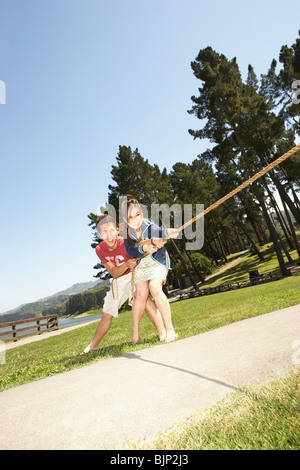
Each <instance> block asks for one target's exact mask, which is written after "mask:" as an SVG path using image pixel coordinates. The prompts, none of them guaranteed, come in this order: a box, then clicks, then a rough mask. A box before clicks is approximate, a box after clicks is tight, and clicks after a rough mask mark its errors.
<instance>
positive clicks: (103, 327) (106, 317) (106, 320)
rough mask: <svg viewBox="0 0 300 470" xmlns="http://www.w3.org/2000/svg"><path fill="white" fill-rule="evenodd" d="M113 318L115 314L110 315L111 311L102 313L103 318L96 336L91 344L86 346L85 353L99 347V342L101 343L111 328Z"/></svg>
mask: <svg viewBox="0 0 300 470" xmlns="http://www.w3.org/2000/svg"><path fill="white" fill-rule="evenodd" d="M112 319H113V316H112V315H110V314H109V313H103V314H102V317H101V320H100V321H99V323H98V326H97V329H96V332H95V334H94V337H93V339H92V341H91V343H90V344H89V346H88V347H87V348H85V350H84V351H83V352H84V353H85V352H89V351H93V350H95V349H97V347H98V344H99V343H100V341H101V339H102V338H103V336H104V335H105V334H106V333H107V332H108V330H109V329H110V327H111V322H112Z"/></svg>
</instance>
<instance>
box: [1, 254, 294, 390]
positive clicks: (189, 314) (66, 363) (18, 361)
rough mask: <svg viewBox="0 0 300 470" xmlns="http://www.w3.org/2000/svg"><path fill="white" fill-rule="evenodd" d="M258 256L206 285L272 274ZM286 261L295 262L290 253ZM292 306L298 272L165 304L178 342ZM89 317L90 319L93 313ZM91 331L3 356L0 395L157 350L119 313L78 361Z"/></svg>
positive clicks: (148, 328) (149, 335) (145, 324)
mask: <svg viewBox="0 0 300 470" xmlns="http://www.w3.org/2000/svg"><path fill="white" fill-rule="evenodd" d="M263 250H264V255H265V262H264V264H263V265H261V261H260V260H259V259H258V258H257V256H253V255H252V256H251V255H247V256H245V257H243V258H242V260H240V261H239V263H238V264H237V265H235V266H233V267H232V268H230V269H228V270H227V271H226V272H225V273H222V274H219V275H218V274H217V275H216V276H215V277H214V278H212V279H211V280H210V281H208V284H209V283H210V285H212V284H213V285H217V284H224V283H227V282H230V281H232V280H244V279H248V278H249V275H248V271H249V270H251V269H256V268H258V269H259V271H260V273H263V272H269V271H272V270H273V271H274V270H278V265H277V261H276V258H275V256H274V254H273V251H272V249H271V247H269V246H268V245H266V246H265V247H264V248H263ZM292 256H293V257H294V258H295V259H296V253H295V252H293V253H292ZM237 257H238V254H236V255H233V256H232V257H231V259H230V260H229V261H232V260H233V259H234V258H237ZM298 303H300V271H297V272H295V274H294V275H293V276H291V277H287V278H284V279H281V280H279V281H275V282H271V283H267V284H262V285H258V286H252V287H247V288H243V289H238V290H234V291H228V292H222V293H219V294H213V295H208V296H203V297H195V298H192V299H187V300H182V301H178V302H174V303H171V310H172V320H173V324H174V326H175V329H176V332H177V333H178V335H179V339H180V338H184V337H188V336H193V335H197V334H201V333H203V332H205V331H209V330H212V329H215V328H218V327H220V326H223V325H226V324H229V323H233V322H236V321H239V320H243V319H245V318H249V317H254V316H257V315H262V314H264V313H268V312H271V311H274V310H278V309H281V308H284V307H288V306H290V305H296V304H298ZM91 313H94V314H95V313H97V311H92V312H91ZM96 326H97V322H95V323H92V324H90V325H87V326H82V327H80V328H77V329H75V330H72V331H69V332H65V333H62V334H60V335H58V336H53V337H50V338H45V339H43V340H42V341H37V342H33V343H30V344H26V345H18V346H17V347H16V348H12V349H9V350H7V351H6V355H5V358H6V361H5V364H0V391H2V390H5V389H8V388H11V387H15V386H17V385H21V384H24V383H27V382H31V381H33V380H39V379H42V378H44V377H47V376H51V375H54V374H58V373H62V372H65V371H68V370H71V369H75V368H79V367H83V366H85V365H87V364H91V363H93V362H97V361H100V360H105V359H108V358H110V357H115V356H118V355H120V354H123V353H127V352H130V351H135V350H138V349H142V348H147V347H151V346H154V345H159V344H160V343H159V341H158V338H157V334H156V330H155V328H154V326H153V325H152V323H150V321H149V320H148V318H147V316H146V315H145V314H144V316H143V318H142V320H141V324H140V337H141V341H140V342H139V343H138V344H137V345H133V344H132V343H131V327H132V320H131V310H130V311H124V312H121V314H120V315H119V318H118V319H114V320H113V323H112V327H111V329H110V331H109V333H108V334H107V335H106V336H105V337H104V338H103V340H102V341H101V343H100V348H99V349H98V350H97V351H94V352H92V353H90V354H88V355H85V356H81V355H80V353H81V352H82V351H83V349H84V348H85V347H86V346H87V345H88V344H89V343H90V341H91V338H92V336H93V335H94V332H95V329H96ZM44 335H45V336H46V335H47V333H44Z"/></svg>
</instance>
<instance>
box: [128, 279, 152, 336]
mask: <svg viewBox="0 0 300 470" xmlns="http://www.w3.org/2000/svg"><path fill="white" fill-rule="evenodd" d="M148 295H149V282H148V281H143V282H139V283H137V284H136V285H135V296H134V301H133V305H132V323H133V324H132V342H133V343H137V342H138V340H139V323H140V320H141V318H142V315H143V313H144V310H145V308H146V302H147V298H148Z"/></svg>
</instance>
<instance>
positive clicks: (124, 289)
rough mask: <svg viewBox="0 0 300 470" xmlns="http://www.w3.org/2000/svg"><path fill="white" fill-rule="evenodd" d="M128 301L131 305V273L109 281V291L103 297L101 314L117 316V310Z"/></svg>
mask: <svg viewBox="0 0 300 470" xmlns="http://www.w3.org/2000/svg"><path fill="white" fill-rule="evenodd" d="M126 300H128V301H129V302H128V303H129V305H132V293H131V273H128V274H125V275H124V276H120V277H117V278H116V279H111V280H110V290H109V291H108V292H107V294H106V296H105V297H104V304H103V313H108V314H109V315H112V316H113V317H118V316H119V309H120V308H121V307H122V305H123V304H124V303H125V302H126Z"/></svg>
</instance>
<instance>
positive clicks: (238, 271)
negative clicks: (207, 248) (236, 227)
mask: <svg viewBox="0 0 300 470" xmlns="http://www.w3.org/2000/svg"><path fill="white" fill-rule="evenodd" d="M260 252H261V253H262V254H263V256H264V260H263V261H261V260H260V259H259V258H258V256H257V255H254V254H251V253H248V254H246V255H245V256H243V258H242V260H241V261H240V262H239V263H238V264H236V265H234V266H232V267H231V268H229V269H227V270H226V272H223V273H220V274H218V272H216V273H215V274H214V275H213V277H212V278H211V279H209V280H208V281H207V282H206V283H205V284H204V285H203V287H206V286H208V287H215V286H218V285H220V284H229V283H231V282H243V281H249V271H253V270H255V269H258V271H259V274H264V273H272V274H275V273H279V274H280V268H279V266H278V261H277V258H276V256H274V247H273V244H272V243H269V244H267V245H265V246H263V247H262V248H261V250H260ZM289 254H290V255H291V258H292V259H293V260H296V259H297V258H298V256H297V252H296V250H293V251H290V252H289ZM240 256H241V255H240V254H239V253H235V254H233V255H230V256H229V257H228V263H226V264H225V265H221V266H219V267H218V270H219V269H220V268H222V267H224V266H226V265H228V264H229V263H231V262H232V261H235V260H236V259H238V258H239V257H240ZM284 260H285V262H286V263H287V259H286V257H285V256H284ZM293 264H295V263H293ZM287 266H288V267H289V265H288V263H287ZM200 288H201V285H200Z"/></svg>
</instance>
